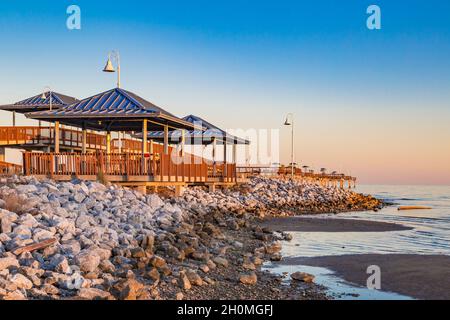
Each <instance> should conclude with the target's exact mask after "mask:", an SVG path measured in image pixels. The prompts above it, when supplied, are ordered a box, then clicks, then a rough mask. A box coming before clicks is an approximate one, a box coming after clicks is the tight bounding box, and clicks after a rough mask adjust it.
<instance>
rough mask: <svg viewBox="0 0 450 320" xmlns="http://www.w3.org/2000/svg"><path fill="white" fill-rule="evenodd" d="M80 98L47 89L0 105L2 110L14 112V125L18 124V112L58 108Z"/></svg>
mask: <svg viewBox="0 0 450 320" xmlns="http://www.w3.org/2000/svg"><path fill="white" fill-rule="evenodd" d="M77 101H78V100H77V99H76V98H73V97H69V96H66V95H64V94H61V93H58V92H52V91H47V92H44V93H41V94H38V95H36V96H33V97H30V98H27V99H24V100H21V101H19V102H16V103H14V104H7V105H3V106H0V110H4V111H11V112H12V113H13V127H15V126H16V113H22V114H25V113H29V112H36V111H42V110H49V109H53V110H57V109H60V108H63V107H65V106H67V105H69V104H72V103H76V102H77Z"/></svg>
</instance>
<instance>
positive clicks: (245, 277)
mask: <svg viewBox="0 0 450 320" xmlns="http://www.w3.org/2000/svg"><path fill="white" fill-rule="evenodd" d="M239 281H240V282H241V283H243V284H247V285H254V284H256V282H257V281H258V277H257V276H256V273H254V272H252V273H248V274H241V275H240V276H239Z"/></svg>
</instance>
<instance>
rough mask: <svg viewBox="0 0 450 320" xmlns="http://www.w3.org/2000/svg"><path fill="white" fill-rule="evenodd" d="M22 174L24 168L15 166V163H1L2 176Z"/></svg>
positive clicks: (0, 171)
mask: <svg viewBox="0 0 450 320" xmlns="http://www.w3.org/2000/svg"><path fill="white" fill-rule="evenodd" d="M20 173H22V166H21V165H18V164H15V163H9V162H6V161H0V174H3V175H5V174H6V175H13V174H20Z"/></svg>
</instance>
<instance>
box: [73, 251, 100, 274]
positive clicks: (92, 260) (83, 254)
mask: <svg viewBox="0 0 450 320" xmlns="http://www.w3.org/2000/svg"><path fill="white" fill-rule="evenodd" d="M100 261H101V258H100V256H99V255H98V253H97V252H96V250H91V249H83V250H81V251H80V253H79V254H77V256H76V257H75V264H76V265H78V266H79V267H80V270H81V271H83V272H93V271H95V270H96V269H97V267H98V265H99V264H100Z"/></svg>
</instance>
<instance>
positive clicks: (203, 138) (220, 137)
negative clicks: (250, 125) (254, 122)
mask: <svg viewBox="0 0 450 320" xmlns="http://www.w3.org/2000/svg"><path fill="white" fill-rule="evenodd" d="M182 119H183V120H185V121H188V122H190V123H193V124H197V125H198V126H203V127H204V128H205V129H206V130H205V131H201V130H192V131H188V132H186V134H185V141H186V143H187V144H210V143H212V141H213V139H216V141H219V142H222V143H223V141H225V140H226V141H227V143H229V144H250V141H248V140H245V139H242V138H239V137H236V136H233V135H230V134H228V133H227V132H226V131H225V130H222V129H220V128H219V127H217V126H215V125H213V124H211V123H210V122H208V121H205V120H204V119H202V118H200V117H198V116H194V115H188V116H186V117H184V118H182ZM181 135H182V133H181V131H180V130H177V131H173V132H171V133H170V135H169V142H170V143H179V142H180V141H181ZM137 136H138V137H141V136H142V135H139V134H138V135H137ZM148 138H149V139H152V140H158V141H163V140H164V132H163V131H149V132H148Z"/></svg>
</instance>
